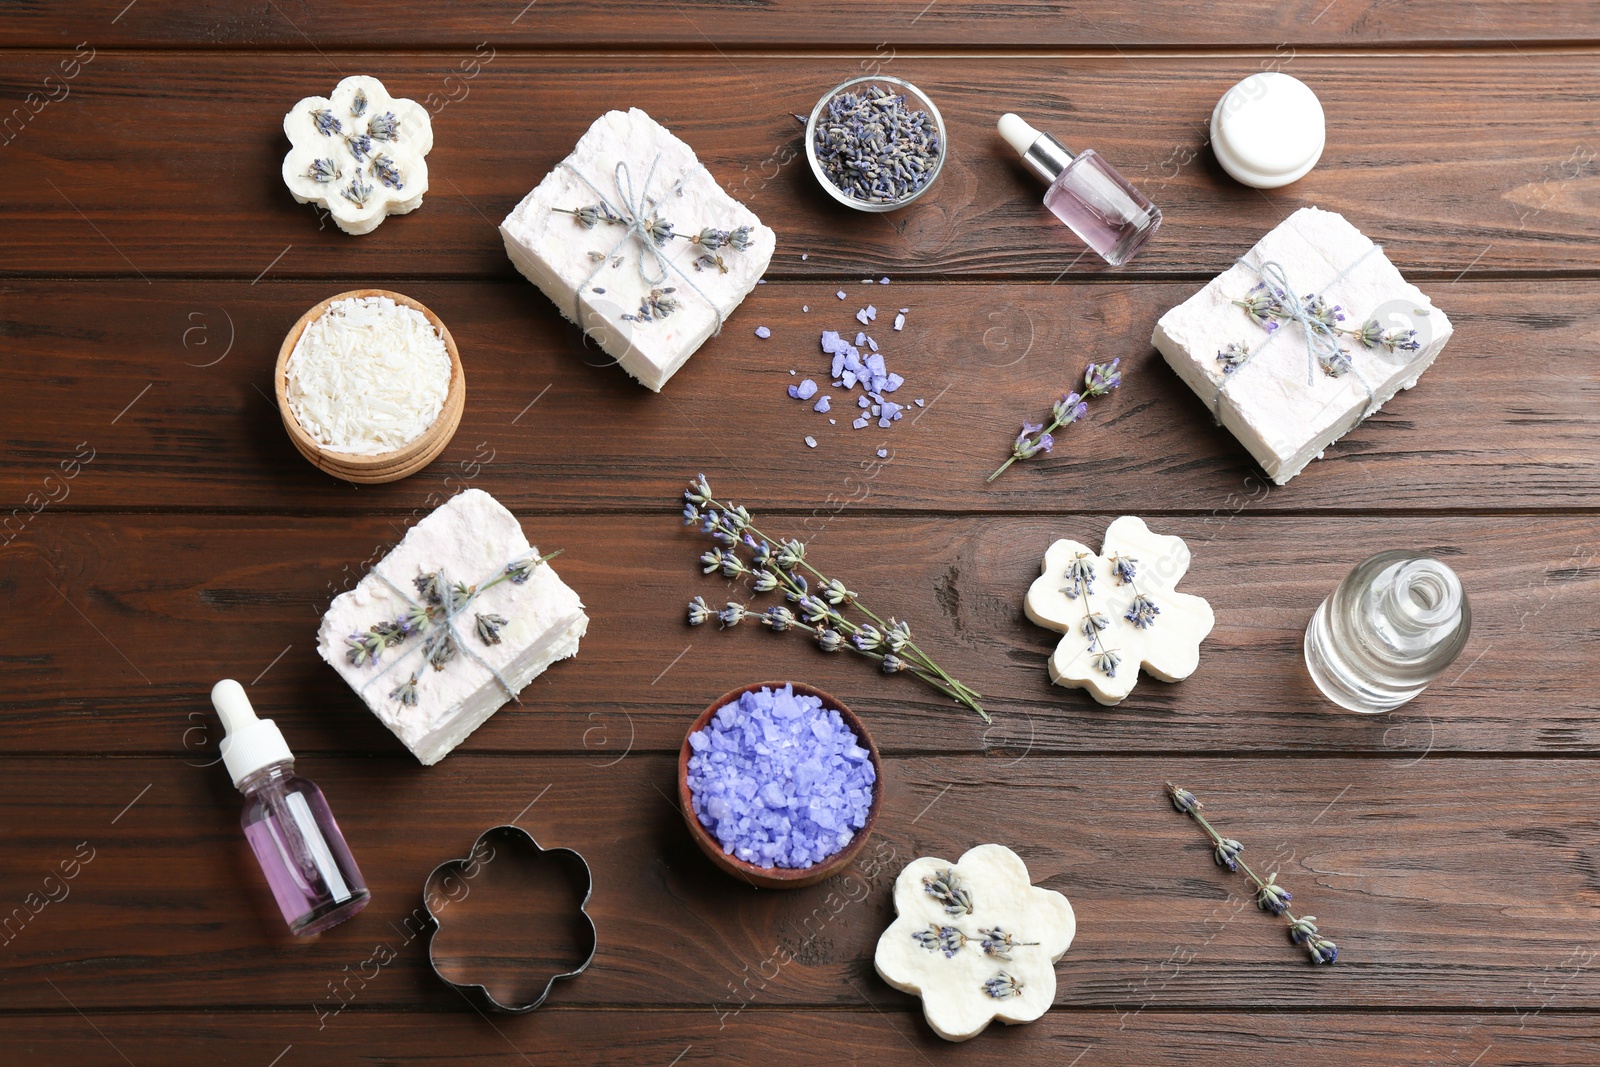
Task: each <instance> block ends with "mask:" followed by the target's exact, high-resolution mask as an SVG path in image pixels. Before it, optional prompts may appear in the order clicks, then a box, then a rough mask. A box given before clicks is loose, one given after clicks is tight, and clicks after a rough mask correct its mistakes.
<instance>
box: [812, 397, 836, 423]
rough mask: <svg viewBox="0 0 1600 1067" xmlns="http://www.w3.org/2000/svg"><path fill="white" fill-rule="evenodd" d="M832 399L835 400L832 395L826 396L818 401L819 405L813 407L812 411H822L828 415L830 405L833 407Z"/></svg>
mask: <svg viewBox="0 0 1600 1067" xmlns="http://www.w3.org/2000/svg"><path fill="white" fill-rule="evenodd" d="M832 400H833V398H832V397H831V396H825V397H823V398H822V399H821V400H819V401H817V406H816V407H814V408H812V409H811V410H812V411H820V412H822V413H823V414H824V415H826V414H827V413H828V409H829V408H830V407H832V404H831V401H832ZM829 421H832V420H829Z"/></svg>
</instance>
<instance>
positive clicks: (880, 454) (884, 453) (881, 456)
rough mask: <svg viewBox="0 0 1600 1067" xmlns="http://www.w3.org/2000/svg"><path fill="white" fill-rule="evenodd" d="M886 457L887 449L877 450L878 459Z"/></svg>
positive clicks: (887, 455)
mask: <svg viewBox="0 0 1600 1067" xmlns="http://www.w3.org/2000/svg"><path fill="white" fill-rule="evenodd" d="M888 457H889V450H888V449H887V448H880V449H878V458H879V459H887V458H888Z"/></svg>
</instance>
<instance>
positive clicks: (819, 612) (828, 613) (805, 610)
mask: <svg viewBox="0 0 1600 1067" xmlns="http://www.w3.org/2000/svg"><path fill="white" fill-rule="evenodd" d="M800 615H801V617H802V618H804V619H805V620H806V622H810V623H819V622H827V621H828V620H829V619H832V618H833V609H832V608H830V607H828V605H827V604H825V603H823V602H822V601H821V600H820V599H818V598H817V597H814V596H803V597H801V598H800Z"/></svg>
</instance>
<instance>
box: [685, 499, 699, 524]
mask: <svg viewBox="0 0 1600 1067" xmlns="http://www.w3.org/2000/svg"><path fill="white" fill-rule="evenodd" d="M699 521H700V509H699V508H697V507H695V506H694V505H693V504H684V505H683V524H684V525H685V526H693V525H694V524H695V523H697V522H699Z"/></svg>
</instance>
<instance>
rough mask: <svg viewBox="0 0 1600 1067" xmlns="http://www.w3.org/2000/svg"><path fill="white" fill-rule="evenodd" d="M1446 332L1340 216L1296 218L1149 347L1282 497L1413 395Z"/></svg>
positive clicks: (1181, 312)
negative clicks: (1357, 432)
mask: <svg viewBox="0 0 1600 1067" xmlns="http://www.w3.org/2000/svg"><path fill="white" fill-rule="evenodd" d="M1451 329H1452V328H1451V325H1450V320H1449V319H1448V318H1447V317H1446V316H1445V314H1444V312H1442V311H1440V310H1439V309H1438V308H1436V307H1434V306H1433V304H1432V303H1431V302H1430V301H1429V300H1428V297H1427V296H1426V295H1425V294H1423V292H1422V291H1421V290H1420V289H1418V288H1417V287H1416V286H1414V285H1412V284H1411V283H1410V282H1407V281H1406V280H1405V279H1404V278H1402V277H1401V276H1400V272H1399V271H1398V270H1396V269H1395V266H1394V264H1392V263H1390V262H1389V260H1388V258H1387V257H1386V256H1385V255H1384V254H1383V249H1382V247H1381V246H1379V245H1376V244H1374V243H1373V242H1372V241H1370V240H1368V239H1367V238H1366V237H1365V236H1364V235H1362V233H1361V231H1360V230H1358V229H1356V228H1355V227H1354V226H1352V225H1351V224H1350V223H1349V222H1348V221H1347V220H1346V219H1345V218H1344V216H1342V215H1339V214H1337V213H1335V212H1332V211H1321V210H1319V209H1317V208H1301V209H1300V210H1299V211H1296V212H1295V213H1294V214H1292V215H1290V216H1289V217H1288V218H1287V219H1285V220H1284V221H1283V222H1282V223H1281V224H1279V225H1278V227H1277V228H1276V229H1274V230H1273V231H1272V232H1271V233H1268V234H1267V235H1266V236H1265V237H1263V238H1262V239H1261V240H1260V241H1258V242H1257V243H1256V245H1255V247H1254V248H1252V249H1250V251H1249V252H1247V253H1245V255H1243V256H1242V257H1240V258H1239V260H1238V261H1237V262H1235V263H1234V265H1233V266H1232V267H1230V268H1229V269H1228V270H1227V271H1225V272H1224V273H1222V274H1220V275H1218V276H1217V277H1216V278H1213V279H1212V280H1211V282H1210V283H1208V284H1207V285H1206V287H1205V288H1204V289H1202V290H1200V292H1198V293H1196V294H1195V295H1194V296H1192V297H1190V298H1189V299H1188V300H1186V301H1184V302H1183V303H1182V304H1180V305H1178V306H1177V307H1175V308H1173V309H1172V310H1170V311H1168V312H1167V313H1166V314H1165V315H1163V316H1161V321H1160V322H1158V323H1157V324H1156V328H1155V334H1154V336H1153V337H1152V338H1151V343H1152V344H1154V345H1155V347H1156V348H1158V349H1159V350H1160V351H1161V354H1162V355H1163V356H1165V357H1166V360H1167V362H1168V363H1169V364H1171V366H1172V369H1173V370H1175V371H1177V373H1178V377H1180V378H1182V379H1183V381H1184V383H1185V384H1186V385H1188V386H1189V388H1190V389H1193V390H1194V392H1195V394H1196V395H1197V396H1199V397H1200V398H1201V400H1202V401H1203V402H1204V403H1206V404H1207V405H1208V406H1209V407H1210V408H1211V410H1212V413H1213V415H1214V416H1215V417H1216V419H1217V421H1219V422H1220V423H1221V424H1222V425H1223V426H1225V427H1226V428H1227V429H1228V430H1229V432H1231V433H1232V434H1233V435H1234V437H1235V438H1237V439H1238V441H1239V443H1240V444H1242V445H1244V446H1245V448H1247V449H1248V450H1249V451H1250V454H1251V455H1253V456H1254V457H1255V458H1256V460H1257V461H1258V462H1259V463H1260V464H1261V466H1262V468H1263V469H1264V470H1265V471H1266V472H1267V475H1268V476H1269V477H1271V478H1272V480H1273V481H1274V482H1276V483H1277V484H1279V485H1282V484H1284V483H1285V482H1287V481H1288V480H1289V479H1290V478H1293V477H1294V476H1295V475H1296V474H1298V473H1299V472H1300V471H1301V470H1302V469H1303V468H1304V467H1305V466H1306V464H1307V463H1310V462H1311V461H1312V460H1313V459H1316V458H1317V457H1318V456H1320V455H1321V454H1322V452H1323V450H1324V449H1325V448H1327V447H1328V445H1330V444H1332V443H1333V442H1334V441H1337V440H1338V439H1339V438H1340V437H1342V436H1344V435H1345V434H1346V433H1347V432H1349V431H1350V430H1351V429H1352V428H1353V427H1355V426H1356V425H1357V424H1358V423H1360V422H1361V421H1362V420H1363V419H1366V418H1367V417H1369V416H1370V415H1372V414H1373V413H1374V412H1376V411H1377V410H1378V409H1379V408H1380V407H1381V406H1382V405H1383V404H1384V403H1386V402H1387V401H1388V400H1389V399H1390V398H1391V397H1392V396H1394V394H1395V393H1397V392H1398V391H1399V390H1401V389H1409V388H1411V387H1412V386H1414V385H1416V384H1417V379H1418V378H1419V377H1420V376H1421V375H1422V372H1423V371H1425V370H1427V369H1428V367H1429V365H1431V364H1432V363H1433V360H1434V357H1436V356H1437V355H1438V354H1439V351H1440V350H1441V349H1442V348H1444V345H1445V342H1446V341H1448V340H1449V339H1450V334H1451ZM1388 432H1391V433H1393V432H1399V431H1397V430H1390V431H1388Z"/></svg>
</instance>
